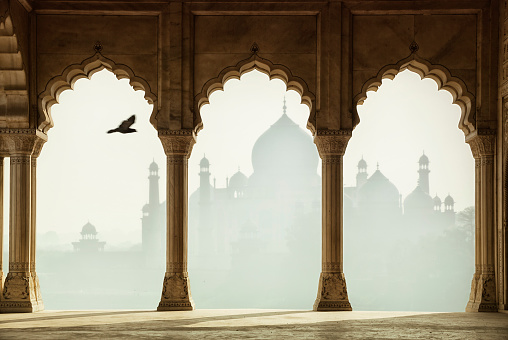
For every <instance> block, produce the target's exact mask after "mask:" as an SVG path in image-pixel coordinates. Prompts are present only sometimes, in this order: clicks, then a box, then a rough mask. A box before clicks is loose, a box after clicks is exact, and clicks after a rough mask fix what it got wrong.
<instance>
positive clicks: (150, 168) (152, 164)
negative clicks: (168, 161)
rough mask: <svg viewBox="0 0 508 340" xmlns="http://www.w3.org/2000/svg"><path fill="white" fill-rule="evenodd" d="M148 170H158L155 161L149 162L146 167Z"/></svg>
mask: <svg viewBox="0 0 508 340" xmlns="http://www.w3.org/2000/svg"><path fill="white" fill-rule="evenodd" d="M148 169H149V170H150V171H158V170H159V166H158V165H157V163H155V161H153V162H152V163H151V164H150V167H149V168H148Z"/></svg>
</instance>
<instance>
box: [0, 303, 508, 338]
mask: <svg viewBox="0 0 508 340" xmlns="http://www.w3.org/2000/svg"><path fill="white" fill-rule="evenodd" d="M81 338H87V339H93V338H101V339H125V338H133V339H146V338H165V339H204V338H206V339H225V338H230V339H290V338H291V339H362V340H363V339H485V340H506V339H508V314H505V313H418V312H356V311H353V312H312V311H304V310H254V309H251V310H213V309H209V310H195V311H190V312H156V311H143V310H114V311H107V310H97V311H44V312H39V313H34V314H0V339H81Z"/></svg>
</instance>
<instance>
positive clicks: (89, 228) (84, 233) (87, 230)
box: [72, 222, 106, 253]
mask: <svg viewBox="0 0 508 340" xmlns="http://www.w3.org/2000/svg"><path fill="white" fill-rule="evenodd" d="M105 244H106V242H100V241H99V240H98V239H97V230H96V229H95V227H94V226H93V225H92V224H91V223H90V222H88V223H87V224H85V225H84V226H83V228H82V229H81V239H80V240H79V241H78V242H72V245H73V246H74V250H75V251H80V252H90V253H91V252H99V251H103V250H104V245H105Z"/></svg>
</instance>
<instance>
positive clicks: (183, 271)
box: [157, 130, 195, 311]
mask: <svg viewBox="0 0 508 340" xmlns="http://www.w3.org/2000/svg"><path fill="white" fill-rule="evenodd" d="M159 138H160V139H161V141H162V145H163V147H164V151H165V153H166V156H167V178H166V183H167V185H166V209H167V210H166V217H167V222H166V226H167V234H166V242H167V243H166V274H165V276H164V283H163V285H162V297H161V301H160V303H159V306H158V307H157V310H159V311H167V310H193V309H194V301H193V300H192V296H191V290H190V283H189V275H188V273H187V243H188V237H187V213H188V192H187V190H188V183H187V180H188V177H187V176H188V168H187V161H188V158H189V156H190V153H191V151H192V146H193V145H194V143H195V136H194V135H193V133H192V131H190V130H183V131H167V132H163V131H159Z"/></svg>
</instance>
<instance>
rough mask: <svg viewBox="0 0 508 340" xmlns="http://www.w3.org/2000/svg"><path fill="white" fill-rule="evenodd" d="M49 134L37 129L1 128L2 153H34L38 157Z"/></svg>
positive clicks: (0, 150) (5, 155) (0, 145)
mask: <svg viewBox="0 0 508 340" xmlns="http://www.w3.org/2000/svg"><path fill="white" fill-rule="evenodd" d="M47 140H48V136H47V135H46V134H44V133H42V132H41V131H38V130H35V129H0V155H1V156H3V157H9V156H11V155H20V154H25V155H34V157H38V156H39V154H40V152H41V150H42V146H43V145H44V143H45V142H46V141H47Z"/></svg>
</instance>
